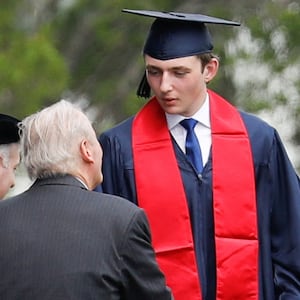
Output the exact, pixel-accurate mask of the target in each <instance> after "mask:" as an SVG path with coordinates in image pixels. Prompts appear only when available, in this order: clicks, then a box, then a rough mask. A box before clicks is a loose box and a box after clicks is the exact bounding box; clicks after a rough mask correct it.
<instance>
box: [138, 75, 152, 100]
mask: <svg viewBox="0 0 300 300" xmlns="http://www.w3.org/2000/svg"><path fill="white" fill-rule="evenodd" d="M136 94H137V95H138V96H139V97H143V98H145V99H148V98H149V97H150V95H151V88H150V86H149V83H148V81H147V77H146V72H144V75H143V78H142V80H141V82H140V84H139V87H138V89H137V91H136Z"/></svg>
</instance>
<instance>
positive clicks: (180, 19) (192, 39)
mask: <svg viewBox="0 0 300 300" xmlns="http://www.w3.org/2000/svg"><path fill="white" fill-rule="evenodd" d="M122 11H123V12H126V13H131V14H136V15H141V16H146V17H154V18H155V20H154V22H153V23H152V25H151V28H150V30H149V33H148V36H147V39H146V42H145V45H144V49H143V53H144V54H147V55H149V56H151V57H153V58H156V59H160V60H167V59H174V58H179V57H185V56H191V55H199V54H202V53H209V52H211V51H212V49H213V44H212V39H211V36H210V34H209V31H208V29H207V27H206V25H205V24H220V25H232V26H239V25H240V23H237V22H234V21H228V20H224V19H220V18H215V17H210V16H206V15H201V14H191V13H181V12H159V11H149V10H131V9H123V10H122ZM137 95H138V96H141V97H145V98H148V97H149V96H150V87H149V85H148V82H147V79H146V75H145V74H144V76H143V79H142V81H141V83H140V85H139V88H138V91H137Z"/></svg>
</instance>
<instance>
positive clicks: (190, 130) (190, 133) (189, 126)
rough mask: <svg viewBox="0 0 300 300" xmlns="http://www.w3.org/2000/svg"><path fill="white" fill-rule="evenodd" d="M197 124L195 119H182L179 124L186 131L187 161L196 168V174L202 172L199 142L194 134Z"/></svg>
mask: <svg viewBox="0 0 300 300" xmlns="http://www.w3.org/2000/svg"><path fill="white" fill-rule="evenodd" d="M197 123H198V121H197V120H195V119H191V118H190V119H184V120H182V121H181V122H180V124H181V125H182V126H183V127H184V128H185V129H186V131H187V135H186V140H185V151H186V155H187V157H188V158H189V160H190V161H191V162H192V164H193V166H194V167H195V168H196V170H197V171H198V173H201V172H202V169H203V162H202V154H201V148H200V145H199V141H198V139H197V136H196V134H195V131H194V128H195V126H196V124H197Z"/></svg>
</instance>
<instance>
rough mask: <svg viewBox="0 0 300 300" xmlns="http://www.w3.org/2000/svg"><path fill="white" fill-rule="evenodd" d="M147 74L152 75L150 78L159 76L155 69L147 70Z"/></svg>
mask: <svg viewBox="0 0 300 300" xmlns="http://www.w3.org/2000/svg"><path fill="white" fill-rule="evenodd" d="M147 73H148V75H152V76H154V75H158V74H160V72H159V71H158V70H156V69H148V70H147Z"/></svg>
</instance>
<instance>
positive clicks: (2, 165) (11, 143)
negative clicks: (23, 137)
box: [0, 114, 20, 199]
mask: <svg viewBox="0 0 300 300" xmlns="http://www.w3.org/2000/svg"><path fill="white" fill-rule="evenodd" d="M18 122H19V120H18V119H16V118H14V117H12V116H9V115H4V114H0V199H3V198H4V197H5V195H6V194H7V193H8V191H9V189H10V188H12V187H13V186H14V185H15V170H16V168H17V166H18V165H19V162H20V154H19V139H20V138H19V133H18V125H17V124H18Z"/></svg>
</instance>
